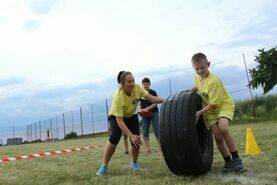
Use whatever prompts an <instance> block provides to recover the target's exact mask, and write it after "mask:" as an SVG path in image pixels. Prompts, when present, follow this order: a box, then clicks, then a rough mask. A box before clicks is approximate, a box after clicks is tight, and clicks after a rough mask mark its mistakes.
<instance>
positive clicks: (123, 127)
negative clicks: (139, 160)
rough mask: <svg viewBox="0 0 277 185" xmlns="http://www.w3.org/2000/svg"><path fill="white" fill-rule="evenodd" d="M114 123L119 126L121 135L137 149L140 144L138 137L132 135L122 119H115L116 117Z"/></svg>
mask: <svg viewBox="0 0 277 185" xmlns="http://www.w3.org/2000/svg"><path fill="white" fill-rule="evenodd" d="M116 122H117V124H118V126H119V128H120V129H121V130H122V132H123V133H125V134H127V135H128V136H129V137H130V139H131V141H132V142H133V144H134V145H135V147H138V146H139V145H141V144H142V142H141V140H140V137H139V136H138V135H134V134H133V133H132V132H131V131H130V130H129V129H128V127H127V126H126V124H125V123H124V121H123V118H122V117H117V116H116Z"/></svg>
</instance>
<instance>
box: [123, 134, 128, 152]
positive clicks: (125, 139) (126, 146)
mask: <svg viewBox="0 0 277 185" xmlns="http://www.w3.org/2000/svg"><path fill="white" fill-rule="evenodd" d="M123 137H124V148H125V154H128V153H129V149H128V136H127V135H123Z"/></svg>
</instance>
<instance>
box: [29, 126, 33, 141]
mask: <svg viewBox="0 0 277 185" xmlns="http://www.w3.org/2000/svg"><path fill="white" fill-rule="evenodd" d="M30 128H31V129H30V131H31V141H33V128H32V124H30Z"/></svg>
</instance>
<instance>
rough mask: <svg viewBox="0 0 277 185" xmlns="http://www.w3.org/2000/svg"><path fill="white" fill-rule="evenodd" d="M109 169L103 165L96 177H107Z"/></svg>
mask: <svg viewBox="0 0 277 185" xmlns="http://www.w3.org/2000/svg"><path fill="white" fill-rule="evenodd" d="M107 169H108V166H107V165H104V164H102V165H101V166H100V168H99V169H98V170H97V172H96V175H98V176H103V175H105V174H106V172H107Z"/></svg>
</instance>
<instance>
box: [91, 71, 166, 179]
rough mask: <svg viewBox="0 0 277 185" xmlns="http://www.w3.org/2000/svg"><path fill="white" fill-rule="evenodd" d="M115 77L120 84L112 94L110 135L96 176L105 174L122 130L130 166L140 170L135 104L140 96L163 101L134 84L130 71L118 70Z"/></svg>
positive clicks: (139, 143) (138, 132)
mask: <svg viewBox="0 0 277 185" xmlns="http://www.w3.org/2000/svg"><path fill="white" fill-rule="evenodd" d="M117 79H118V82H119V83H120V84H121V86H120V87H119V88H118V89H117V90H116V91H115V92H114V94H113V98H112V105H111V108H110V110H109V122H110V127H111V136H110V138H109V140H108V141H107V144H106V147H105V150H104V157H103V162H102V164H101V166H100V168H99V169H98V170H97V172H96V175H98V176H103V175H105V174H106V172H107V169H108V163H109V161H110V159H111V157H112V156H113V154H114V152H115V150H116V146H117V144H118V142H119V140H120V138H121V135H122V132H123V133H124V134H127V136H128V137H129V138H130V141H131V145H132V149H131V158H132V162H131V168H132V169H133V170H141V167H140V165H139V163H138V162H137V160H138V155H139V149H140V145H141V144H142V141H141V139H140V131H139V120H138V115H137V112H136V110H137V105H138V102H139V100H140V98H141V97H144V98H146V99H147V100H149V101H151V102H154V103H162V102H163V99H162V98H159V97H156V96H152V95H151V94H149V93H148V92H147V91H146V90H144V89H143V88H142V87H141V86H140V85H137V84H135V79H134V77H133V75H132V73H131V72H128V71H120V72H119V74H118V76H117Z"/></svg>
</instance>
